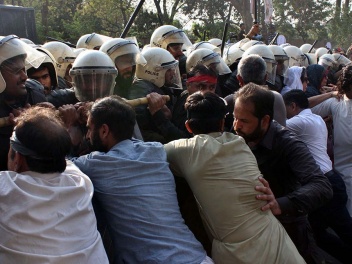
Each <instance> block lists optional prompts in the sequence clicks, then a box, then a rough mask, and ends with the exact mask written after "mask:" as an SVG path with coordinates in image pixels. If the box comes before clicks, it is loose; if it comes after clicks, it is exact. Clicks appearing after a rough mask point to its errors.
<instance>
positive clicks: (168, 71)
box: [161, 61, 182, 90]
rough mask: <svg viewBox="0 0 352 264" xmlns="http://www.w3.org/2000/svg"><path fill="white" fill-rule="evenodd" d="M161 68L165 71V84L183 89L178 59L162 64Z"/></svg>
mask: <svg viewBox="0 0 352 264" xmlns="http://www.w3.org/2000/svg"><path fill="white" fill-rule="evenodd" d="M161 68H162V69H163V71H164V72H165V82H164V86H165V87H168V88H172V89H181V90H182V81H181V75H180V70H179V68H178V61H175V62H172V63H167V64H162V65H161Z"/></svg>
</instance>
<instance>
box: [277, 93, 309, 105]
mask: <svg viewBox="0 0 352 264" xmlns="http://www.w3.org/2000/svg"><path fill="white" fill-rule="evenodd" d="M283 99H284V102H285V105H289V104H291V103H295V104H296V105H297V106H298V107H299V108H301V109H307V108H309V102H308V98H307V95H306V94H305V93H304V92H303V91H302V90H299V89H293V90H291V91H289V92H287V93H285V94H284V95H283Z"/></svg>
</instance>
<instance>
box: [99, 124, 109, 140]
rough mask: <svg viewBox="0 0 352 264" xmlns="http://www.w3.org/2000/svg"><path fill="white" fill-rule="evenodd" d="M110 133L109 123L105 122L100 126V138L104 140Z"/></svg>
mask: <svg viewBox="0 0 352 264" xmlns="http://www.w3.org/2000/svg"><path fill="white" fill-rule="evenodd" d="M109 133H110V128H109V126H108V125H107V124H103V125H102V126H101V127H100V128H99V136H100V138H101V139H102V140H103V139H105V138H107V137H108V135H109Z"/></svg>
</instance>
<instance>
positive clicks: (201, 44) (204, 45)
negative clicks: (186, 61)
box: [186, 41, 221, 56]
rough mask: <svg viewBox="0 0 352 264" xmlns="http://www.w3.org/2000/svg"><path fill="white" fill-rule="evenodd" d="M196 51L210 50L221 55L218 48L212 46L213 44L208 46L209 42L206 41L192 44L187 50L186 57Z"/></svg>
mask: <svg viewBox="0 0 352 264" xmlns="http://www.w3.org/2000/svg"><path fill="white" fill-rule="evenodd" d="M197 49H210V50H212V51H214V52H216V53H219V54H220V53H221V50H220V48H219V47H216V46H214V45H213V44H210V42H207V41H201V42H197V43H194V44H193V45H192V46H191V47H189V48H188V49H187V54H186V56H189V55H190V54H191V53H192V52H193V51H194V50H197Z"/></svg>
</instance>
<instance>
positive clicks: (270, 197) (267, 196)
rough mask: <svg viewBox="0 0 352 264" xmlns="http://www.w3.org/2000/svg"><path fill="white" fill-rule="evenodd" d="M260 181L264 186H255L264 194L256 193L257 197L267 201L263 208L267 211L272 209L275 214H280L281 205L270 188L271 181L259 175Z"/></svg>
mask: <svg viewBox="0 0 352 264" xmlns="http://www.w3.org/2000/svg"><path fill="white" fill-rule="evenodd" d="M259 181H260V182H261V183H262V184H263V186H260V185H258V186H255V190H256V191H258V192H261V193H262V194H258V195H256V197H255V198H256V199H257V200H261V201H267V204H266V205H264V206H263V207H262V208H261V210H262V211H266V210H269V209H270V210H271V212H272V213H273V215H280V214H281V209H280V205H279V204H278V203H277V201H276V198H275V195H274V194H273V192H272V191H271V189H270V186H269V183H268V182H267V181H266V180H265V179H264V178H263V177H259Z"/></svg>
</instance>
